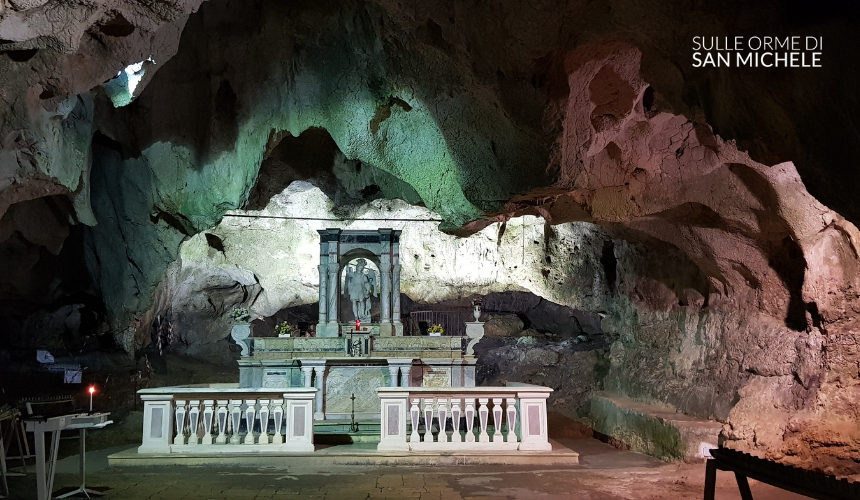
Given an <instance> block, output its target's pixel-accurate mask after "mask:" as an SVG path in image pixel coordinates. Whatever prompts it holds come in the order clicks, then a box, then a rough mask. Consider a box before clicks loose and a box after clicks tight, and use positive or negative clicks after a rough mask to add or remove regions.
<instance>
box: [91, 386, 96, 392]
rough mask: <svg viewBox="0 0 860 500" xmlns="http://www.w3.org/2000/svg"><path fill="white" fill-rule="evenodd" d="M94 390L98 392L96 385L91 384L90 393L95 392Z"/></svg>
mask: <svg viewBox="0 0 860 500" xmlns="http://www.w3.org/2000/svg"><path fill="white" fill-rule="evenodd" d="M94 392H96V386H94V385H91V386H90V394H92V393H94Z"/></svg>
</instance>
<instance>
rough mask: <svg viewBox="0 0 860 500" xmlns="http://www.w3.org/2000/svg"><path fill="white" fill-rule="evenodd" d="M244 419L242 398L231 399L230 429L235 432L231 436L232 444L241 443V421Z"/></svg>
mask: <svg viewBox="0 0 860 500" xmlns="http://www.w3.org/2000/svg"><path fill="white" fill-rule="evenodd" d="M241 420H242V400H241V399H231V400H230V430H231V431H232V432H233V434H232V435H231V436H230V444H239V443H240V442H241V440H240V439H239V423H240V422H241Z"/></svg>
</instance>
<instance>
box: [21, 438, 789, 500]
mask: <svg viewBox="0 0 860 500" xmlns="http://www.w3.org/2000/svg"><path fill="white" fill-rule="evenodd" d="M562 441H564V444H566V445H567V446H570V447H571V448H573V449H575V450H577V451H579V452H580V461H581V465H579V466H571V467H524V466H505V467H497V466H464V467H434V468H420V467H397V468H391V467H368V466H338V467H331V468H327V469H325V470H323V469H321V468H319V467H313V468H311V467H303V466H302V465H301V464H297V465H295V466H289V467H134V468H124V469H118V468H114V469H112V468H108V467H107V455H108V454H109V453H114V452H116V451H117V450H116V449H112V450H99V451H94V452H90V453H88V454H87V457H88V458H87V460H88V470H89V471H90V472H89V474H88V476H87V484H88V485H92V486H93V487H98V488H97V489H105V488H110V489H105V497H104V498H107V499H122V500H143V499H174V498H175V499H202V500H206V499H225V498H228V499H249V500H250V499H269V498H284V499H287V498H296V499H302V500H323V499H325V500H351V499H384V498H391V499H398V500H400V499H410V498H414V499H438V500H444V499H464V500H465V499H472V500H492V499H506V500H512V499H529V500H530V499H541V500H553V499H570V498H575V499H583V500H586V499H594V500H612V499H627V498H629V499H700V498H702V489H703V483H704V471H705V467H704V464H679V463H675V464H667V463H664V462H661V461H659V460H657V459H654V458H651V457H648V456H645V455H640V454H638V453H633V452H629V451H620V450H617V449H615V448H612V447H611V446H609V445H606V444H604V443H601V442H599V441H596V440H593V439H576V440H562ZM30 471H31V474H29V475H27V476H24V477H12V478H9V486H10V489H11V491H12V495H11V497H10V498H13V499H32V498H35V497H36V494H35V481H34V479H33V474H32V468H31V469H30ZM57 471H58V473H57V479H56V485H55V491H56V492H57V494H59V493H62V492H63V489H65V490H66V491H68V490H70V489H72V487H75V486H77V484H78V478H77V474H76V472H77V458H76V457H69V458H67V459H64V460H61V461H60V463H59V464H58V468H57ZM717 486H718V491H717V499H718V500H728V499H738V498H740V495H739V494H738V490H737V486H736V485H735V483H734V478H733V476H732V475H731V474H728V473H719V474H718V483H717ZM751 487H752V491H753V495H754V497H755V498H756V500H776V499H780V500H783V499H786V500H788V499H801V498H805V497H801V496H798V495H793V494H790V493H788V492H784V491H781V490H777V489H775V488H772V487H770V486H768V485H764V484H760V483H757V482H755V481H751Z"/></svg>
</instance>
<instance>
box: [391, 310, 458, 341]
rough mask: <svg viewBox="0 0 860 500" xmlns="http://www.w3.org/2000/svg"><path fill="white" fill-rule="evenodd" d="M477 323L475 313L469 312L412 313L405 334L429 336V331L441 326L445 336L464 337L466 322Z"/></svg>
mask: <svg viewBox="0 0 860 500" xmlns="http://www.w3.org/2000/svg"><path fill="white" fill-rule="evenodd" d="M467 321H475V315H474V313H473V312H472V311H471V310H469V311H412V312H411V313H409V320H408V321H407V322H406V325H405V328H404V330H405V331H404V334H405V335H410V336H416V335H427V329H428V328H430V327H431V326H433V325H440V326H441V327H442V329H443V330H444V332H443V333H442V335H444V336H449V335H450V336H463V335H465V334H466V322H467Z"/></svg>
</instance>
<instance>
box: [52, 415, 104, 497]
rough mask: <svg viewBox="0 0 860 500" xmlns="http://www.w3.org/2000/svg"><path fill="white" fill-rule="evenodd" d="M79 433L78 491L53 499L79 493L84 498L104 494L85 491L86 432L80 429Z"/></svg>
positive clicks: (102, 494)
mask: <svg viewBox="0 0 860 500" xmlns="http://www.w3.org/2000/svg"><path fill="white" fill-rule="evenodd" d="M80 432H81V454H80V457H81V458H80V461H79V463H80V467H81V485H80V486H79V487H78V489H76V490H74V491H70V492H68V493H63V494H62V495H60V496H57V497H54V498H68V497H70V496H73V495H77V494H79V493H83V494H84V496H85V497H87V498H90V495H95V496H98V497H100V496H104V493H102V492H100V491H95V490H90V489H87V484H86V483H87V430H86V429H80Z"/></svg>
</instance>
